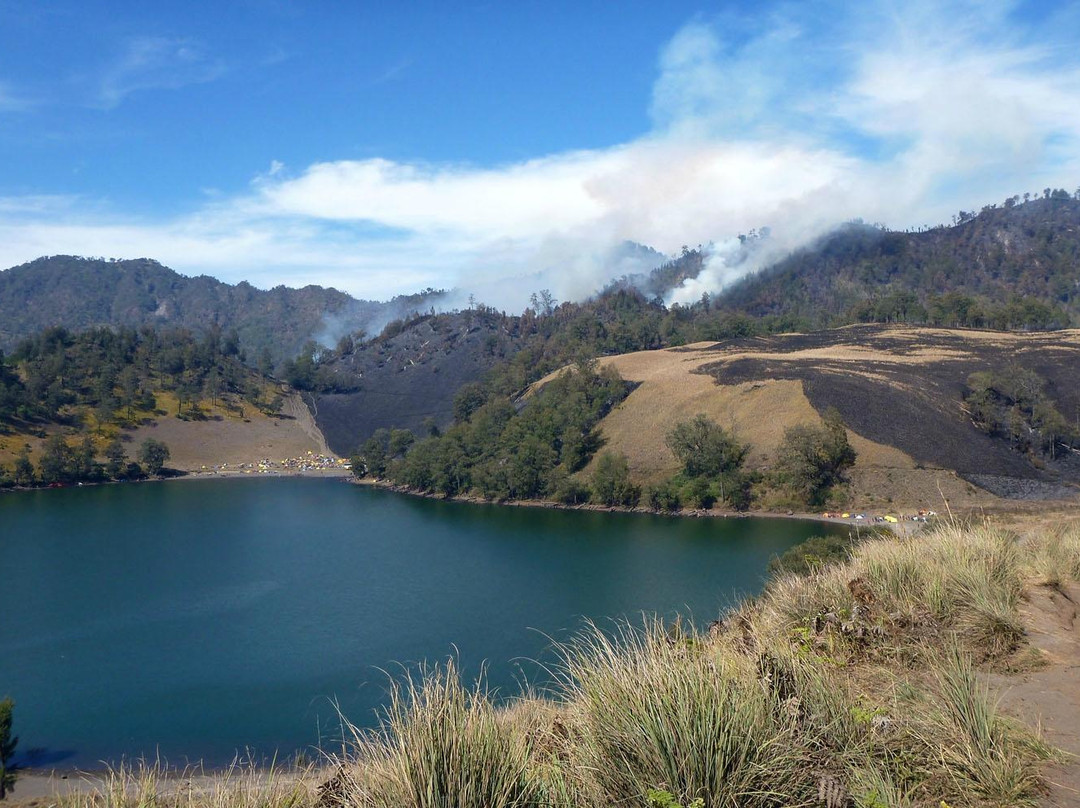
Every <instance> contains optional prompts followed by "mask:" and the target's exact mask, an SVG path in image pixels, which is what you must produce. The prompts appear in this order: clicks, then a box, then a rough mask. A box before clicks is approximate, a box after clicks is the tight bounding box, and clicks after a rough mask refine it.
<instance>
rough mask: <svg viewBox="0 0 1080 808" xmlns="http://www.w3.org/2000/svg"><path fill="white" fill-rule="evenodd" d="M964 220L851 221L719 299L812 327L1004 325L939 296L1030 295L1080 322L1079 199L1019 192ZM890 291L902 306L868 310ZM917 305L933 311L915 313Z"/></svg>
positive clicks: (996, 300)
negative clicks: (1029, 197)
mask: <svg viewBox="0 0 1080 808" xmlns="http://www.w3.org/2000/svg"><path fill="white" fill-rule="evenodd" d="M957 219H958V223H957V224H956V225H954V226H951V227H945V226H941V227H934V228H931V229H928V230H925V231H922V232H895V231H888V230H883V229H881V228H876V227H871V226H869V225H863V224H850V225H846V226H845V227H842V228H840V229H839V230H837V231H835V232H833V233H832V234H830V235H828V236H826V237H825V238H823V239H821V240H820V241H819V242H818V243H817V244H816V245H814V246H812V247H809V248H806V249H802V250H798V251H797V252H795V253H794V254H792V255H791V256H789V257H788V258H786V259H784V260H782V261H780V262H778V263H776V264H775V265H773V266H771V267H769V268H767V269H764V270H762V271H760V272H758V273H756V274H755V275H752V276H750V277H747V278H745V279H744V280H743V281H741V282H740V283H737V284H735V285H734V286H732V287H731V288H729V289H728V290H726V291H725V292H724V293H723V294H721V295H718V296H717V298H716V300H715V301H714V302H715V305H716V306H718V307H722V308H724V309H728V310H731V311H738V312H742V313H745V314H749V315H751V316H755V317H757V316H765V315H781V316H788V317H795V318H801V319H802V320H804V321H805V322H806V323H807V324H808V325H809V326H810V327H813V328H819V327H826V326H829V325H835V324H838V323H843V322H852V321H857V320H860V319H863V320H877V321H882V319H883V318H887V319H889V320H895V321H903V322H926V323H935V324H940V325H991V326H994V327H997V325H995V324H994V323H993V322H990V321H984V322H983V323H978V322H973V321H971V320H970V319H969V320H966V321H965V317H967V316H968V313H967V312H966V311H964V310H960V311H952V310H951V309H950V307H951V306H952V304H953V303H955V301H949V300H945V301H941V300H935V299H936V298H940V297H942V296H945V295H950V294H951V295H964V296H970V297H972V298H974V299H975V301H978V302H982V303H984V304H992V305H997V306H1001V305H1004V304H1007V303H1009V302H1010V301H1013V300H1015V299H1017V298H1027V299H1029V300H1032V301H1038V302H1040V303H1041V304H1043V305H1045V306H1047V307H1049V308H1050V309H1052V311H1051V312H1050V313H1049V315H1048V316H1049V320H1054V319H1055V318H1058V319H1059V317H1058V315H1057V312H1064V313H1065V314H1066V320H1068V318H1070V317H1071V318H1072V320H1073V321H1074V322H1076V321H1077V320H1078V319H1080V199H1074V198H1070V196H1069V195H1068V194H1067V193H1065V192H1064V191H1054V192H1052V193H1051V194H1050V195H1048V196H1047V197H1046V198H1042V199H1036V200H1033V201H1030V202H1025V203H1020V204H1018V202H1017V198H1016V197H1013V198H1011V199H1010V200H1007V202H1006V204H1005V205H1004V206H994V205H990V206H987V207H986V208H984V209H983V210H982V212H981V213H979V214H978V215H975V214H973V213H964V212H962V213H961V214H960V216H959V217H957ZM890 293H900V295H899V297H898V299H897V301H895V302H896V304H897V305H896V306H895V307H894V308H895V311H892V312H874V311H872V310H871V309H867V307H866V305H865V304H866V303H867V301H875V302H876V301H880V299H881V298H883V297H885V296H887V295H889V294H890ZM901 297H902V298H905V299H900V298H901ZM913 305H915V306H921V307H925V308H926V309H927V310H926V311H924V312H921V313H916V312H912V311H910V310H909V309H910V308H911V307H912V306H913ZM935 306H936V307H937V311H935V308H934V307H935ZM1018 316H1020V317H1021V318H1023V316H1024V313H1023V312H1020V313H1018ZM1006 319H1007V318H1006ZM1044 319H1045V318H1044ZM1028 324H1030V323H1028ZM1068 324H1069V323H1068V322H1067V321H1066V322H1058V323H1054V322H1049V321H1048V322H1046V323H1043V324H1040V326H1039V327H1054V326H1056V327H1062V326H1065V325H1068ZM1023 325H1025V323H1024V322H1022V321H1015V322H1012V323H1009V322H1002V323H1001V324H1000V326H1001V327H1004V328H1010V327H1017V326H1023Z"/></svg>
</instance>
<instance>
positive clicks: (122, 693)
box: [0, 478, 842, 767]
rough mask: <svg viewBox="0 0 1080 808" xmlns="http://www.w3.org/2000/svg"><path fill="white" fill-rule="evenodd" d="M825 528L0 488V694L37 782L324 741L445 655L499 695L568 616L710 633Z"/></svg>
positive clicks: (317, 487) (353, 492) (321, 499)
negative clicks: (688, 621) (704, 628)
mask: <svg viewBox="0 0 1080 808" xmlns="http://www.w3.org/2000/svg"><path fill="white" fill-rule="evenodd" d="M837 530H842V529H841V528H837V527H836V526H829V525H823V524H816V523H812V522H805V521H796V520H785V519H677V518H671V517H662V516H646V515H637V514H611V513H595V512H586V511H560V510H548V509H536V508H514V507H495V506H484V505H470V504H464V503H450V502H438V501H434V500H427V499H419V498H414V497H408V496H403V495H399V494H394V493H391V492H388V491H383V490H378V489H372V488H366V487H360V486H354V485H348V484H346V483H344V482H343V481H340V480H325V479H322V480H320V479H303V478H280V479H265V478H263V479H233V480H190V481H180V482H171V483H143V484H124V485H110V486H100V487H86V488H68V489H61V490H49V491H33V492H16V493H11V494H6V495H0V559H2V561H0V697H2V696H3V695H5V694H8V695H10V696H12V697H13V698H14V699H15V701H16V707H15V731H16V733H17V734H18V735H19V736H20V738H21V740H20V752H22V753H23V754H22V758H23V761H24V762H29V763H31V764H33V765H39V766H60V767H74V766H84V767H85V766H92V765H94V764H96V763H97V762H98V761H116V760H118V759H120V758H121V757H124V756H126V757H129V758H130V757H135V756H139V755H149V756H151V757H153V756H155V755H160V756H162V757H163V758H166V759H167V760H168V761H169V762H170V763H172V764H183V763H185V762H186V761H188V760H197V759H202V760H204V761H205V762H207V763H208V764H211V765H218V764H223V763H227V762H228V761H230V760H231V759H232V758H233V757H234V755H235V754H236V753H237V751H238V750H239V751H243V750H245V749H250V750H253V752H254V754H255V755H256V756H267V755H272V754H273V753H274V752H275V751H280V752H281V753H282V754H290V753H292V752H293V751H295V750H297V749H305V748H308V747H311V746H313V745H316V744H318V743H320V742H321V743H323V744H324V745H325V746H328V747H331V748H332V747H333V745H334V743H333V741H334V739H335V738H338V737H340V730H339V725H338V721H337V717H336V716H337V712H336V710H337V707H335V704H336V705H337V706H338V707H339V708H340V709H341V711H342V712H343V713H344V714H345V715H346V716H347V717H348V718H349V719H350V720H351V721H353V722H354V723H356V724H358V725H367V726H370V725H372V724H373V723H374V720H375V710H376V708H377V707H378V705H379V704H381V703H382V699H383V697H384V695H385V692H386V687H387V682H388V678H387V676H388V673H394V672H398V673H400V671H401V667H400V666H401V665H409V664H414V663H417V662H419V661H422V660H425V659H426V660H432V661H438V660H441V659H445V658H446V657H447V656H448V655H449V654H457V655H458V657H459V658H460V660H461V663H462V665H463V667H464V668H465V670H466V671H467V673H469V674H470V675H475V674H476V673H477V672H478V671H479V670H480V669H481V667H482V666H483V665H484V663H485V662H486V663H487V667H488V681H489V683H490V684H491V685H493V686H496V687H498V688H500V690H501V691H502V692H506V693H514V692H516V691H517V690H518V684H517V682H518V680H519V679H521V678H522V677H524V678H527V679H528V680H529V681H533V682H537V681H540V680H541V679H542V677H543V672H542V668H540V667H538V666H537V664H536V661H537V660H539V661H541V662H544V661H547V662H551V661H552V654H551V642H552V638H555V639H566V638H568V637H570V636H572V635H573V633H574V632H575V631H578V630H580V629H581V627H582V619H583V617H589V618H593V619H595V620H597V621H598V622H600V624H601V625H604V624H605V622H606V621H608V620H609V619H610V618H617V617H620V616H627V617H631V618H635V617H636V618H637V619H640V614H641V613H642V612H649V613H659V614H662V615H664V616H665V617H668V618H673V617H674V615H675V614H676V613H682V614H688V615H692V616H693V618H694V620H695V622H697V623H698V624H699V625H704V624H707V623H708V622H709V621H710V620H712V619H714V618H715V617H716V616H717V614H718V613H719V612H720V610H722V609H723V608H724V607H725V606H727V605H730V604H731V603H733V602H734V601H735V600H736V599H738V598H740V597H743V596H745V595H747V594H749V593H753V592H756V591H758V590H760V587H761V585H762V581H763V577H764V572H765V568H766V565H767V563H768V560H769V558H770V557H772V556H773V555H774V554H777V553H781V552H783V551H784V550H785V549H787V548H788V547H790V546H791V545H792V544H794V543H796V542H798V541H801V540H802V539H804V538H806V537H807V536H810V535H814V534H821V533H823V532H835V531H837ZM31 750H32V753H31V754H30V756H29V758H27V753H28V752H31Z"/></svg>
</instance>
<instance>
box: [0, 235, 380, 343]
mask: <svg viewBox="0 0 1080 808" xmlns="http://www.w3.org/2000/svg"><path fill="white" fill-rule="evenodd" d="M392 311H396V307H388V304H384V303H374V302H371V301H365V300H356V299H355V298H353V297H351V296H349V295H347V294H345V293H344V292H339V291H338V290H336V289H325V288H323V287H321V286H306V287H304V288H303V289H289V288H286V287H284V286H278V287H275V288H274V289H270V290H268V291H264V290H261V289H256V288H255V287H254V286H252V285H251V284H249V283H246V282H242V283H238V284H236V285H231V284H227V283H223V282H221V281H219V280H216V279H214V278H210V277H207V276H205V275H201V276H199V277H195V278H189V277H186V276H184V275H181V274H179V273H177V272H174V271H173V270H171V269H169V268H168V267H166V266H162V265H161V264H159V263H158V262H157V261H153V260H151V259H148V258H139V259H134V260H124V261H110V260H105V259H100V258H79V257H76V256H71V255H56V256H51V257H47V258H38V259H37V260H35V261H31V262H29V263H27V264H22V265H21V266H17V267H12V268H11V269H8V270H4V271H2V272H0V350H11V348H12V347H14V345H15V344H16V343H17V342H18V341H19V340H21V339H23V338H25V337H29V336H33V335H34V334H37V333H39V332H41V331H42V330H44V329H46V328H49V327H53V326H62V327H64V328H67V329H69V330H71V331H82V330H84V329H87V328H93V327H97V326H109V327H114V328H115V327H121V326H128V327H133V328H138V327H141V326H153V327H155V328H161V327H172V328H187V329H190V330H192V331H193V332H205V331H207V330H208V329H210V328H211V327H212V326H219V327H221V328H222V329H224V330H226V331H228V330H231V329H235V330H236V332H237V334H238V335H239V337H240V344H241V346H242V347H243V348H244V350H245V351H246V352H247V354H248V356H249V357H250V358H252V359H253V358H255V357H257V356H259V355H260V354H261V353H262V352H263V350H264V349H265V350H267V351H269V353H270V358H271V361H272V362H273V363H274V364H279V363H281V362H282V361H284V360H286V359H289V358H291V357H293V356H296V355H297V354H298V353H299V352H300V350H301V348H302V347H303V345H304V344H305V342H307V341H308V340H310V339H312V338H314V337H316V336H319V335H320V332H323V331H326V330H327V328H328V324H334V325H336V326H337V327H338V329H339V330H342V331H345V330H349V329H351V330H356V329H359V328H362V327H363V325H364V324H365V323H366V322H369V321H371V320H373V319H375V320H380V323H379V327H381V322H382V321H384V320H385V319H388V313H389V312H392Z"/></svg>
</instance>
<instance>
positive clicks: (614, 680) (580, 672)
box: [563, 622, 813, 806]
mask: <svg viewBox="0 0 1080 808" xmlns="http://www.w3.org/2000/svg"><path fill="white" fill-rule="evenodd" d="M564 651H565V656H564V659H565V668H564V672H563V673H564V680H563V684H564V692H565V696H566V698H567V700H568V702H569V703H570V705H571V709H572V710H573V711H574V712H575V713H576V715H577V716H578V719H579V736H578V740H577V744H576V750H575V751H576V752H577V763H578V765H580V766H583V767H584V768H585V769H586V770H587V772H588V773H589V774H590V775H591V777H592V779H593V780H594V781H595V783H596V785H597V786H598V791H599V792H600V793H602V794H604V795H605V796H606V797H607V799H609V800H611V801H614V802H624V801H625V802H626V803H627V804H642V803H643V801H644V799H645V796H646V794H647V793H648V792H649V791H650V790H658V789H662V790H664V791H667V792H669V793H671V794H673V795H674V796H676V797H677V798H678V799H679V801H680V802H683V803H689V802H691V801H693V800H695V799H701V800H703V801H704V804H705V805H706V806H720V805H732V806H734V805H742V806H757V805H779V804H788V802H789V800H790V797H791V796H792V795H793V794H797V793H801V792H805V793H807V794H808V793H809V791H810V790H811V788H812V786H813V783H812V782H811V781H810V780H809V779H808V778H807V777H806V775H805V772H804V771H802V770H803V769H804V766H805V763H806V760H805V758H804V756H803V754H802V750H801V749H800V748H799V745H798V744H797V743H795V734H796V716H795V714H794V713H793V712H792V711H790V710H787V709H785V705H784V704H783V702H782V699H781V697H780V694H779V693H778V691H777V690H776V689H774V688H768V687H762V686H761V681H760V680H759V679H758V678H757V677H756V676H753V675H752V674H751V671H749V670H748V667H747V665H746V664H745V660H740V659H738V658H729V657H725V656H723V655H718V654H715V653H713V649H711V648H710V647H708V646H707V645H704V644H701V643H698V642H696V641H694V640H692V639H689V638H676V639H673V638H671V637H669V636H668V634H667V633H666V632H665V631H664V629H663V626H661V625H660V624H659V623H657V622H648V623H646V624H645V625H644V626H643V627H642V628H641V629H636V630H635V629H632V628H630V627H629V626H626V625H623V626H622V627H620V629H619V630H618V631H617V633H616V635H615V636H609V635H607V634H605V633H604V632H602V631H599V630H596V629H592V630H590V631H588V632H587V633H586V634H584V635H583V636H582V637H581V638H579V640H578V641H577V642H576V643H575V644H573V645H571V646H569V647H567V648H566V649H564Z"/></svg>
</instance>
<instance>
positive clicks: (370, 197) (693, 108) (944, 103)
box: [0, 2, 1080, 308]
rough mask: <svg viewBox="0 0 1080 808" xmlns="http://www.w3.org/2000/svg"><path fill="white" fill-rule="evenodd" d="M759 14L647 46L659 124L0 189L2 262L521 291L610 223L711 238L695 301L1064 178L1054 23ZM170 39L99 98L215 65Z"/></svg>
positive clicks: (608, 265) (924, 10)
mask: <svg viewBox="0 0 1080 808" xmlns="http://www.w3.org/2000/svg"><path fill="white" fill-rule="evenodd" d="M762 19H764V23H759V22H754V21H751V22H750V23H748V22H747V21H745V20H736V19H720V20H715V21H711V22H709V21H695V22H692V23H690V24H688V25H687V26H686V27H685V28H684V29H683V30H682V31H680V32H679V33H677V34H676V35H675V36H674V37H673V38H672V39H671V41H670V42H669V43H668V44H667V45H666V47H665V48H664V49H663V52H662V53H661V55H660V60H659V66H660V70H659V75H658V77H657V80H656V82H655V86H654V92H653V96H652V98H651V106H650V111H651V114H652V116H653V121H654V129H653V131H652V132H649V133H647V134H645V135H643V136H642V137H641V138H639V139H637V140H634V141H632V142H628V143H621V144H614V145H612V146H610V147H609V148H605V149H596V150H589V151H573V152H566V153H561V154H552V155H545V156H538V157H536V158H535V159H531V160H526V161H522V162H519V163H513V164H508V165H500V166H471V165H447V164H436V165H426V164H420V163H401V162H394V161H390V160H385V159H370V160H358V161H357V160H343V161H336V162H321V163H317V164H314V165H311V166H309V167H307V168H306V169H304V170H302V171H300V172H299V173H298V174H293V175H290V173H289V172H288V170H287V169H286V168H285V167H284V166H283V165H282V164H280V163H278V162H276V161H275V162H274V163H273V164H272V165H271V167H270V169H269V171H268V172H267V173H265V174H263V175H261V176H259V177H257V178H256V179H255V180H254V181H253V183H252V187H251V189H250V190H249V191H248V192H245V193H243V194H241V195H237V196H233V197H218V198H215V199H214V200H212V202H209V203H207V205H206V206H205V207H204V208H202V209H201V210H199V211H197V212H195V213H193V214H191V215H188V216H185V217H181V218H178V219H174V220H171V221H167V222H159V223H154V224H149V225H148V224H145V223H140V222H138V221H135V220H133V219H130V218H129V219H125V218H124V217H122V216H119V215H114V216H113V217H112V218H108V219H105V218H102V216H101V214H100V213H96V214H93V213H88V212H87V211H86V210H85V209H83V208H79V207H78V206H77V207H76V209H75V210H65V211H60V212H57V213H55V215H48V216H46V215H44V214H43V215H42V216H40V217H38V218H37V219H33V217H27V216H25V215H21V216H19V217H18V219H17V221H16V219H13V218H12V217H11V216H9V215H8V214H7V213H5V212H4V208H3V206H2V205H0V264H2V265H7V264H12V263H17V262H19V261H22V260H27V259H28V258H31V257H34V256H35V255H38V254H43V253H44V254H49V253H59V252H76V253H82V254H91V255H94V254H98V255H129V256H131V255H149V256H153V257H158V258H160V259H161V260H162V261H164V262H165V263H167V264H169V265H171V266H174V267H175V268H177V269H179V270H180V271H186V272H208V273H211V274H214V275H216V276H218V277H222V278H223V279H226V280H232V281H235V280H240V279H242V278H247V279H249V280H251V281H252V282H254V283H256V284H257V285H262V286H269V285H274V284H276V283H289V284H297V283H301V284H302V283H308V282H316V283H321V284H326V285H334V286H337V287H338V288H343V289H346V290H347V291H350V292H352V293H354V294H357V295H359V296H363V297H385V296H388V295H391V294H394V293H400V292H408V291H412V290H415V289H416V288H418V287H423V286H429V285H430V286H439V287H450V286H458V287H460V288H462V289H463V290H466V291H471V292H475V293H476V294H477V295H478V297H480V298H481V299H483V300H486V301H488V302H491V303H494V304H495V305H500V306H505V307H507V308H517V307H520V306H521V305H523V304H524V302H525V300H526V299H527V297H528V294H529V293H530V292H531V291H533V290H535V289H538V288H542V287H548V288H550V289H552V291H553V292H554V293H555V294H556V296H557V297H559V298H560V299H570V298H579V297H582V296H584V295H587V294H589V293H591V292H593V291H595V290H596V289H597V288H598V287H599V286H601V285H602V284H603V283H604V282H605V281H606V280H607V279H609V278H610V277H612V276H613V275H617V274H619V273H620V272H622V271H625V266H623V265H620V264H619V263H618V261H617V260H616V259H615V257H614V256H616V255H617V254H618V251H617V249H616V248H617V247H618V245H619V244H621V243H622V242H623V241H624V240H635V241H639V242H643V243H646V244H649V245H651V246H654V247H656V248H658V249H661V250H664V251H666V252H675V251H677V250H678V249H679V247H680V246H681V245H683V244H689V245H696V244H699V243H707V242H710V241H715V242H716V243H717V244H718V245H719V246H718V247H717V249H716V251H715V253H714V256H713V259H712V260H711V261H710V263H709V266H708V270H707V272H706V274H705V275H704V276H703V277H702V278H701V279H699V281H698V282H697V283H695V284H688V286H687V288H686V289H685V290H683V291H682V292H681V294H680V298H681V299H691V298H694V297H697V296H699V295H700V293H701V291H705V290H708V291H715V290H716V289H717V288H719V287H720V286H722V285H724V284H726V283H729V282H730V281H731V280H732V279H733V278H734V277H735V276H736V275H738V274H739V273H741V272H744V271H746V269H747V268H748V267H749V268H753V267H754V266H756V265H757V264H760V263H761V261H763V260H767V259H771V258H774V257H775V256H776V253H777V251H781V252H782V251H784V250H788V249H791V248H793V247H795V246H798V245H799V244H802V243H805V242H806V241H807V240H808V239H811V238H813V237H815V236H817V235H819V234H821V233H823V232H824V231H826V230H827V229H829V228H831V227H833V226H835V225H836V224H838V223H839V222H841V221H844V220H846V219H850V218H852V217H855V216H861V217H863V218H865V219H867V220H870V221H883V222H886V223H888V224H890V225H891V226H896V227H905V226H917V225H921V224H934V223H938V222H941V221H947V220H948V217H949V215H950V214H951V213H953V212H955V211H956V210H957V209H959V208H961V207H963V208H968V209H970V208H971V207H972V206H979V205H981V204H985V203H987V202H992V201H1000V200H1001V199H1003V198H1004V197H1005V196H1007V195H1010V194H1012V193H1016V192H1023V191H1024V190H1033V189H1036V188H1039V189H1041V188H1042V187H1044V186H1046V185H1050V186H1057V185H1062V184H1065V185H1069V184H1070V183H1076V182H1077V181H1078V176H1077V174H1078V172H1080V105H1077V104H1076V103H1075V99H1076V98H1080V61H1078V58H1077V56H1076V54H1075V52H1074V47H1071V46H1074V45H1075V42H1074V41H1072V40H1073V39H1074V38H1075V37H1074V36H1073V35H1070V34H1068V33H1067V32H1068V31H1069V30H1073V29H1071V28H1069V27H1068V26H1062V25H1060V24H1058V25H1056V26H1055V25H1054V21H1051V22H1050V23H1048V24H1047V25H1046V26H1045V27H1043V28H1040V29H1038V30H1031V29H1026V28H1025V27H1024V26H1023V24H1022V22H1021V21H1018V20H1017V19H1016V15H1015V14H1014V9H1013V7H1012V6H1011V5H1010V4H1009V3H1004V2H999V3H994V4H989V5H988V4H981V3H980V4H971V3H965V2H955V3H945V4H941V3H931V2H914V3H908V4H905V5H904V6H903V8H902V9H899V10H898V7H897V6H895V5H893V4H892V3H887V2H882V3H881V4H878V5H874V4H866V5H863V6H859V7H858V10H856V11H853V10H851V4H840V3H837V4H835V5H834V6H831V7H829V8H828V9H825V10H823V7H822V5H821V4H813V7H812V8H805V7H803V6H801V5H797V6H786V7H784V8H783V10H782V11H781V12H776V13H774V14H772V15H771V16H770V15H764V16H763V18H762ZM755 26H756V27H755ZM1055 31H1057V32H1058V34H1057V38H1055V33H1054V32H1055ZM1062 31H1064V32H1065V33H1061V32H1062ZM186 47H193V46H188V45H186V44H184V43H180V42H178V41H175V40H165V41H154V42H149V43H143V46H142V47H141V48H137V49H134V50H133V51H132V53H131V54H129V58H128V59H127V60H126V62H125V64H126V65H127V67H125V68H123V69H121V70H119V71H118V72H117V76H116V77H114V79H113V80H112V84H111V86H112V90H110V91H109V92H106V93H103V97H106V98H112V99H113V100H114V102H116V103H118V102H119V100H120V99H122V98H123V97H124V96H125V95H126V94H127V93H130V92H133V91H134V90H136V89H140V88H142V87H145V86H159V87H161V86H180V84H181V83H191V81H198V80H209V77H210V76H212V75H213V74H214V70H215V69H216V68H214V67H213V64H212V63H211V62H210V61H209V60H207V59H206V57H204V56H202V55H201V54H199V53H198V52H197V50H193V51H190V52H187V51H184V50H183V49H184V48H186ZM185 54H186V55H185ZM178 68H179V69H178ZM168 76H173V78H172V79H169V78H167V77H168ZM200 77H202V78H200ZM169 81H172V82H174V83H173V84H169ZM645 101H646V99H643V103H645ZM1069 187H1072V186H1069ZM28 219H29V220H28ZM761 226H769V227H770V228H771V230H772V233H773V237H772V240H771V243H772V245H773V247H772V251H771V252H764V253H762V254H761V255H760V256H759V258H758V260H757V262H756V263H751V264H749V265H746V264H741V265H739V266H734V265H732V264H731V263H729V261H730V257H729V254H728V253H727V252H726V250H725V248H724V245H725V244H726V243H727V241H726V240H727V239H730V238H732V237H733V236H734V235H735V234H737V233H740V232H746V231H747V230H749V229H751V228H756V227H761Z"/></svg>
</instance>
